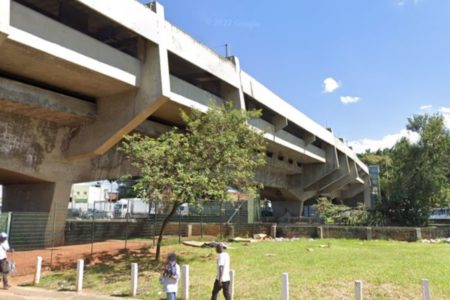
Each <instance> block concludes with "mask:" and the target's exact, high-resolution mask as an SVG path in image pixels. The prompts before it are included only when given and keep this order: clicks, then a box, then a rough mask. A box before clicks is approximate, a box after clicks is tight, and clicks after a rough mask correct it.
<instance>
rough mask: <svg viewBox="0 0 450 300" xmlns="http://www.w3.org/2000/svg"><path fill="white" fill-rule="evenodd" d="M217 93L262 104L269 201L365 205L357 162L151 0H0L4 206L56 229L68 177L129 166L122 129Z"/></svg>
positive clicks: (114, 173)
mask: <svg viewBox="0 0 450 300" xmlns="http://www.w3.org/2000/svg"><path fill="white" fill-rule="evenodd" d="M63 3H64V4H63ZM66 5H68V7H65V6H66ZM124 11H127V12H128V13H129V15H133V20H132V21H130V19H131V18H129V17H127V15H126V14H123V12H124ZM224 99H226V100H227V101H232V102H233V103H234V105H235V107H236V108H239V109H252V108H258V109H262V111H263V116H262V117H261V118H259V119H254V120H251V122H250V123H249V126H251V127H252V128H254V129H255V130H260V131H263V132H264V136H265V137H266V139H267V141H268V149H267V153H266V154H267V162H268V163H267V166H265V167H264V168H263V169H261V170H259V171H258V174H257V176H258V179H259V180H260V181H261V182H262V183H263V184H264V186H265V188H264V189H263V191H262V196H263V197H267V198H269V199H271V200H273V201H278V202H279V205H278V207H279V210H282V211H284V209H289V210H291V213H292V215H301V214H302V207H303V203H304V202H305V201H307V200H308V199H311V198H314V197H317V196H319V195H326V196H329V197H331V198H336V199H340V200H342V201H352V200H351V199H356V198H355V197H360V198H361V195H364V197H363V198H362V199H364V201H366V203H368V186H369V179H368V171H367V167H366V166H365V165H364V164H362V163H361V162H360V161H359V159H358V158H357V157H356V155H355V153H353V151H352V150H351V149H349V148H348V147H347V146H346V145H345V143H343V142H342V141H341V140H340V139H338V138H337V137H335V136H334V135H333V134H332V132H330V131H329V130H327V129H325V128H323V127H321V126H320V125H318V124H316V123H315V122H314V121H312V120H311V119H309V118H308V117H307V116H305V115H304V114H302V113H301V112H299V111H298V110H296V109H295V108H293V107H292V106H290V105H289V104H287V103H286V102H285V101H283V100H282V99H280V98H279V97H278V96H276V95H275V94H274V93H272V92H271V91H270V90H268V89H267V88H266V87H264V86H263V85H262V84H261V83H259V82H258V81H256V80H255V79H254V78H252V77H251V76H250V75H248V74H247V73H245V72H244V71H243V70H241V68H240V64H239V60H238V59H237V58H236V57H221V56H219V55H217V54H216V53H214V52H213V51H212V50H211V49H208V48H207V47H205V46H203V45H202V44H200V43H198V42H197V41H196V40H194V39H193V38H192V37H190V36H188V35H187V34H186V33H184V32H182V31H181V30H179V29H177V28H176V27H175V26H173V25H172V24H170V23H169V22H167V21H166V20H165V19H164V9H163V7H162V6H160V5H159V4H153V5H152V7H151V9H149V8H147V7H144V6H143V5H141V4H140V3H138V2H137V1H134V0H120V1H114V2H112V1H100V0H76V1H68V2H67V3H66V2H64V1H62V2H61V1H56V0H45V1H36V0H20V1H11V0H0V184H1V185H3V206H2V210H3V211H38V212H48V213H49V217H48V225H47V227H48V228H50V227H54V228H56V230H57V231H58V232H61V231H63V230H64V223H65V219H66V210H67V206H68V201H69V195H70V189H71V184H72V183H76V182H86V181H93V180H101V179H108V178H119V177H120V176H122V175H124V174H137V172H136V170H133V169H132V168H131V167H130V165H129V163H128V162H127V161H126V160H125V159H124V158H123V157H122V156H121V155H120V154H119V153H118V151H117V146H118V144H119V142H120V140H121V139H122V137H123V136H124V135H126V134H129V133H131V132H141V133H143V134H146V135H148V136H152V137H155V136H158V135H160V134H161V133H163V132H165V131H167V130H169V129H170V128H171V127H172V126H179V125H182V121H181V119H180V117H179V111H180V109H183V110H185V111H189V110H190V109H192V108H195V109H199V110H201V111H206V110H207V109H208V104H209V103H210V101H215V102H216V103H219V104H222V103H224V101H225V100H224ZM349 199H350V200H349ZM61 236H63V235H61ZM58 242H62V241H61V240H59V241H57V243H58Z"/></svg>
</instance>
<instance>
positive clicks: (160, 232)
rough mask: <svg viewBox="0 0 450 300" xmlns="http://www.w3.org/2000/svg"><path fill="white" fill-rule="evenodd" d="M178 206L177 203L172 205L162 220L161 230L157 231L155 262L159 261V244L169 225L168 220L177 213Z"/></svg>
mask: <svg viewBox="0 0 450 300" xmlns="http://www.w3.org/2000/svg"><path fill="white" fill-rule="evenodd" d="M178 206H180V204H179V203H174V204H173V207H172V210H171V211H170V213H169V214H168V215H167V217H166V218H165V219H164V221H163V223H162V225H161V229H160V231H159V237H158V242H157V243H156V255H155V260H156V261H159V257H160V254H161V242H162V239H163V234H164V229H165V228H166V225H167V223H169V220H170V218H172V216H173V215H174V214H175V212H176V211H177V208H178ZM155 226H156V224H155Z"/></svg>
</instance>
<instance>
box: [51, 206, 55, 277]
mask: <svg viewBox="0 0 450 300" xmlns="http://www.w3.org/2000/svg"><path fill="white" fill-rule="evenodd" d="M55 227H56V201H53V229H52V248H51V250H50V269H52V268H53V250H54V249H53V248H54V247H55Z"/></svg>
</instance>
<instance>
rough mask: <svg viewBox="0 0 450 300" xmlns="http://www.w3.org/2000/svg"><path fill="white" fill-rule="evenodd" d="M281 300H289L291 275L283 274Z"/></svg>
mask: <svg viewBox="0 0 450 300" xmlns="http://www.w3.org/2000/svg"><path fill="white" fill-rule="evenodd" d="M281 300H289V275H288V273H283V274H281Z"/></svg>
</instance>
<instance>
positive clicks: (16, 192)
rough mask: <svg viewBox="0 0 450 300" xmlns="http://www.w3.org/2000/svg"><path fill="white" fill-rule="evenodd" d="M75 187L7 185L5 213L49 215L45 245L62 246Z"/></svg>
mask: <svg viewBox="0 0 450 300" xmlns="http://www.w3.org/2000/svg"><path fill="white" fill-rule="evenodd" d="M71 187H72V184H71V183H69V182H57V183H32V184H6V185H4V186H3V207H2V211H12V212H36V213H48V216H47V221H46V225H45V228H46V229H45V233H44V239H45V245H46V246H51V245H52V244H54V245H61V244H62V243H64V227H65V222H66V217H67V207H68V204H69V198H70V189H71ZM30 221H31V220H30ZM37 226H38V225H37ZM30 234H33V233H32V232H30ZM40 234H41V232H40Z"/></svg>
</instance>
